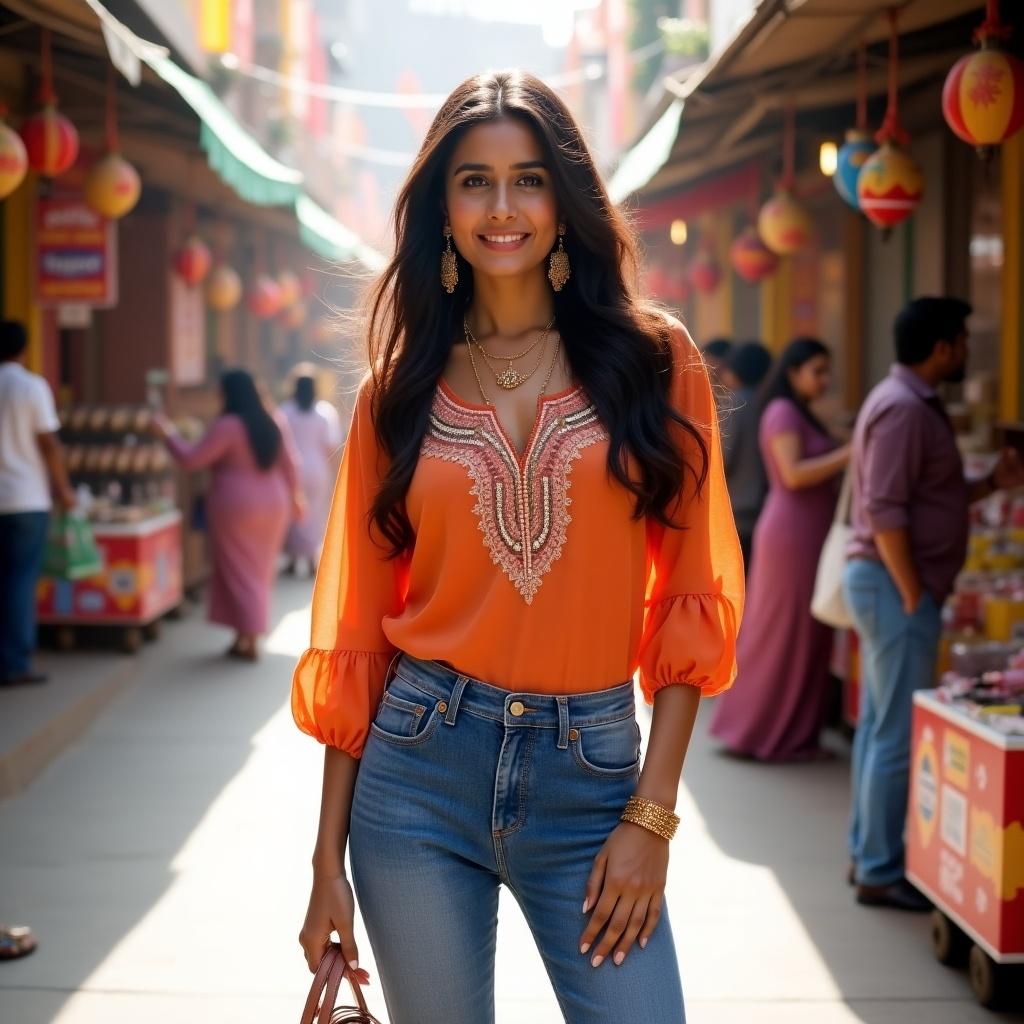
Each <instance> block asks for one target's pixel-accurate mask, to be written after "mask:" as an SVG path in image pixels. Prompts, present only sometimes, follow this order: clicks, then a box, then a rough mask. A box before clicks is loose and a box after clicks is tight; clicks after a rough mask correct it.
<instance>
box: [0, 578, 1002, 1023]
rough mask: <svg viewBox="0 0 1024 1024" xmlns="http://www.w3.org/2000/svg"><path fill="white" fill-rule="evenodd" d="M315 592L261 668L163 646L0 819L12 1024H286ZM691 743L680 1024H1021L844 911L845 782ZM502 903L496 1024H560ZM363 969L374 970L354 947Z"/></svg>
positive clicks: (306, 847) (296, 587)
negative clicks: (28, 947)
mask: <svg viewBox="0 0 1024 1024" xmlns="http://www.w3.org/2000/svg"><path fill="white" fill-rule="evenodd" d="M308 591H309V587H308V584H303V583H296V582H288V583H284V584H282V586H281V588H280V591H279V593H278V595H277V611H278V619H277V623H278V624H277V628H276V630H275V632H274V634H273V636H272V637H271V639H270V643H269V651H268V654H267V656H266V657H265V658H264V660H263V661H262V662H261V663H260V664H259V665H258V666H255V667H254V666H250V665H246V664H236V663H229V662H226V661H225V660H224V659H222V658H221V657H220V653H221V651H222V649H223V648H224V647H225V646H226V644H227V637H226V635H225V634H223V633H222V632H221V631H217V630H214V629H212V628H210V627H208V626H206V625H205V624H204V623H202V622H200V621H199V619H198V616H193V617H192V618H191V619H189V620H186V621H184V622H180V623H171V624H169V625H168V628H167V630H166V633H165V635H164V638H163V639H162V641H161V642H160V643H159V644H158V645H157V646H155V647H151V648H148V649H147V650H146V652H145V653H144V654H143V655H142V656H141V658H140V661H139V666H140V676H139V679H138V681H137V682H136V683H135V684H134V685H133V686H132V688H131V689H130V690H129V691H128V692H127V693H126V694H125V695H124V696H122V697H121V698H119V699H118V701H117V702H116V703H115V704H113V705H112V706H111V707H110V708H108V709H107V710H106V711H105V712H104V713H103V715H102V716H101V717H100V719H99V720H98V721H97V723H96V724H95V725H94V726H93V728H92V730H91V731H90V732H89V733H88V734H87V735H86V736H85V737H84V739H83V740H81V741H80V742H79V743H78V744H77V745H76V746H75V747H73V748H72V749H71V750H70V751H68V752H67V753H66V754H65V755H64V756H63V757H62V758H61V759H60V760H59V761H57V762H56V763H55V764H53V765H52V766H51V767H50V768H49V769H48V770H47V771H46V772H45V773H44V774H43V775H42V776H40V777H39V778H38V779H37V780H36V781H35V782H34V783H33V784H32V785H31V786H30V787H29V788H28V789H27V790H25V791H23V792H22V793H20V794H19V795H17V796H16V797H14V798H13V799H11V800H9V801H8V802H6V803H4V804H2V805H0V834H2V835H3V837H4V841H3V844H2V846H0V919H3V920H12V921H24V922H27V923H31V924H32V925H33V926H34V927H35V929H36V930H37V932H38V934H39V936H40V939H41V946H40V949H39V951H38V952H37V954H36V955H35V956H32V957H30V958H28V959H27V960H24V961H21V962H18V963H12V964H4V965H0V1020H2V1021H3V1024H44V1022H51V1021H53V1022H56V1024H100V1022H102V1024H129V1022H130V1024H137V1022H138V1021H139V1020H142V1019H145V1020H147V1021H150V1022H152V1024H165V1022H166V1024H172V1022H173V1024H181V1021H183V1020H185V1021H189V1022H196V1024H206V1022H213V1021H216V1022H217V1024H242V1022H244V1024H262V1022H266V1024H280V1022H281V1021H289V1020H297V1019H298V1013H299V1010H300V1008H301V1001H302V998H303V996H304V993H305V990H306V987H307V984H308V974H307V973H306V969H305V964H304V963H303V961H302V959H301V957H300V954H299V948H298V944H297V941H296V935H297V933H298V929H299V925H300V923H301V917H302V914H303V911H304V908H305V900H306V896H307V882H308V872H307V864H308V859H309V854H310V851H311V849H312V841H313V833H314V828H315V821H316V809H317V803H318V800H319V774H320V762H321V755H320V751H319V748H318V747H317V746H316V744H314V743H313V742H312V741H309V740H307V739H306V738H305V737H303V736H301V735H300V734H299V733H298V732H297V730H295V728H294V727H293V725H292V723H291V719H290V717H289V713H288V709H287V696H288V680H289V673H290V670H291V667H292V664H293V663H294V658H295V655H296V653H297V652H298V651H299V650H301V649H302V647H304V646H305V637H306V629H307V615H308V613H307V610H306V607H305V602H306V600H307V598H308ZM52 685H56V686H59V685H61V683H60V679H59V678H58V679H57V680H55V681H54V683H53V684H52ZM641 721H642V722H643V724H644V725H645V726H646V722H647V718H646V712H642V713H641ZM705 721H706V716H705ZM698 733H699V736H698V738H697V740H696V741H695V745H694V748H693V750H692V752H691V756H690V759H689V762H688V764H687V771H686V783H687V790H686V793H685V795H684V797H683V799H682V801H681V806H680V813H681V814H682V816H683V819H684V824H683V827H682V829H681V831H680V836H679V838H677V840H676V842H675V844H674V848H673V860H672V872H671V878H670V883H669V902H670V906H671V908H672V913H673V922H674V928H675V932H676V935H677V938H678V942H679V949H680V956H681V961H682V964H683V969H684V975H685V976H684V983H685V987H686V992H687V997H688V1009H689V1019H690V1021H691V1024H741V1022H742V1024H753V1022H757V1024H760V1022H763V1024H782V1022H785V1024H847V1022H858V1021H860V1022H864V1024H973V1022H979V1024H980V1022H992V1021H997V1020H1012V1019H1020V1018H1019V1017H1018V1018H1013V1017H1008V1016H1006V1017H998V1016H996V1015H993V1014H989V1013H987V1012H985V1011H983V1010H981V1009H979V1008H977V1007H976V1006H975V1005H974V1003H973V1001H972V999H971V996H970V992H969V990H968V987H967V983H966V979H965V978H964V976H963V975H962V974H959V973H956V972H950V971H947V970H946V969H944V968H942V967H940V966H939V965H938V964H936V963H935V961H934V960H933V959H932V956H931V953H930V952H929V949H928V944H927V934H926V923H925V921H924V920H923V919H922V918H919V917H912V916H901V915H899V914H896V913H891V912H887V911H870V910H865V909H862V908H858V907H856V906H855V905H854V904H853V903H852V900H851V899H850V894H849V891H848V890H847V889H846V887H845V885H844V884H843V873H844V869H845V859H844V850H843V841H842V835H843V819H844V815H845V806H846V781H845V761H839V762H837V763H836V764H830V765H811V766H801V767H785V768H765V767H755V766H751V765H746V764H741V763H736V762H732V761H728V760H725V759H723V758H720V757H718V756H717V755H716V754H715V753H714V752H713V750H712V749H711V747H710V746H709V744H708V743H707V742H706V740H705V738H704V736H703V730H702V729H700V727H699V728H698ZM505 896H506V894H505V893H503V894H502V904H501V926H500V932H499V940H498V1000H499V1008H498V1021H499V1022H500V1024H519V1022H523V1021H529V1022H530V1024H558V1022H560V1021H561V1017H560V1015H559V1014H558V1012H557V1009H556V1008H555V1002H554V998H553V996H552V995H551V993H550V991H549V988H548V983H547V979H546V976H545V974H544V971H543V967H542V965H541V962H540V959H539V957H538V955H537V953H536V950H535V948H534V946H533V943H532V940H531V938H530V936H529V933H528V932H527V930H526V928H525V924H524V923H523V920H522V917H521V916H520V914H519V912H518V909H517V908H516V907H515V904H514V902H513V901H511V900H509V899H506V898H505ZM361 955H362V959H363V961H364V963H366V964H367V966H368V967H369V968H370V969H371V971H372V970H373V964H372V958H371V956H370V948H369V944H368V942H367V941H366V939H365V937H364V938H363V940H362V942H361ZM602 969H604V968H602ZM370 998H371V1000H372V1001H373V1003H372V1005H374V1006H375V1007H377V1010H378V1013H379V1014H380V1015H381V1017H382V1019H384V1016H383V1003H382V1000H381V999H380V995H379V992H376V991H373V990H371V993H370ZM423 1024H427V1022H423ZM616 1024H618V1022H616Z"/></svg>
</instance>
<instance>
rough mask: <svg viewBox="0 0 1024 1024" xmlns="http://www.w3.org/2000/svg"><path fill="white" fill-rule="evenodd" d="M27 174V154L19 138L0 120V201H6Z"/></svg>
mask: <svg viewBox="0 0 1024 1024" xmlns="http://www.w3.org/2000/svg"><path fill="white" fill-rule="evenodd" d="M27 173H28V154H27V153H26V152H25V143H23V142H22V141H21V136H20V135H19V134H18V133H17V132H16V131H14V129H13V128H9V127H8V126H7V125H6V124H4V122H3V121H2V120H0V199H6V198H7V197H8V196H9V195H10V194H11V193H12V192H13V191H14V190H15V189H16V188H17V187H18V186H19V185H20V184H21V183H22V181H24V179H25V175H26V174H27Z"/></svg>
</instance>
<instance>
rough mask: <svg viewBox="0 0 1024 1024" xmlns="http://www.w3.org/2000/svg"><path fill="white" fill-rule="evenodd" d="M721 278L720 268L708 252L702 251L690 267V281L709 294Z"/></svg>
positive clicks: (695, 286)
mask: <svg viewBox="0 0 1024 1024" xmlns="http://www.w3.org/2000/svg"><path fill="white" fill-rule="evenodd" d="M721 280H722V268H721V267H720V266H719V265H718V260H716V259H715V258H714V256H712V255H711V254H710V253H702V254H701V255H700V256H698V257H697V259H696V260H695V261H694V264H693V266H692V267H690V282H691V283H692V284H693V287H694V288H696V289H697V291H699V292H702V293H703V294H704V295H710V294H711V293H712V292H713V291H714V290H715V289H716V288H717V287H718V285H719V282H720V281H721Z"/></svg>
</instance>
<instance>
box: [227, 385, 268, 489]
mask: <svg viewBox="0 0 1024 1024" xmlns="http://www.w3.org/2000/svg"><path fill="white" fill-rule="evenodd" d="M220 390H221V393H222V394H223V395H224V412H225V413H232V414H234V415H235V416H237V417H238V418H239V419H240V420H241V421H242V423H244V424H245V432H246V434H247V435H248V437H249V447H250V448H251V449H252V454H253V458H254V459H255V460H256V465H258V466H259V467H260V469H270V467H271V466H272V465H273V464H274V463H275V462H276V461H277V455H278V452H280V450H281V430H280V428H279V427H278V425H277V424H276V423H275V422H274V417H273V416H271V415H270V413H269V412H268V411H267V407H266V406H265V405H264V404H263V399H262V398H261V397H260V393H259V391H257V389H256V383H255V381H254V380H253V379H252V374H250V373H249V372H248V371H247V370H227V371H226V372H225V373H224V375H223V376H222V377H221V379H220Z"/></svg>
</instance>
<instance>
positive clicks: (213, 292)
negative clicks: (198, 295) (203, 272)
mask: <svg viewBox="0 0 1024 1024" xmlns="http://www.w3.org/2000/svg"><path fill="white" fill-rule="evenodd" d="M241 297H242V279H241V278H240V277H239V276H238V274H237V273H235V270H234V268H233V267H230V266H228V264H226V263H218V264H217V266H216V267H214V269H213V273H212V274H210V277H209V280H208V281H207V282H206V302H207V304H208V305H209V307H210V308H211V309H214V310H216V311H217V312H218V313H226V312H228V310H231V309H234V308H235V306H237V305H238V301H239V299H241Z"/></svg>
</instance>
